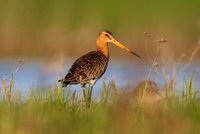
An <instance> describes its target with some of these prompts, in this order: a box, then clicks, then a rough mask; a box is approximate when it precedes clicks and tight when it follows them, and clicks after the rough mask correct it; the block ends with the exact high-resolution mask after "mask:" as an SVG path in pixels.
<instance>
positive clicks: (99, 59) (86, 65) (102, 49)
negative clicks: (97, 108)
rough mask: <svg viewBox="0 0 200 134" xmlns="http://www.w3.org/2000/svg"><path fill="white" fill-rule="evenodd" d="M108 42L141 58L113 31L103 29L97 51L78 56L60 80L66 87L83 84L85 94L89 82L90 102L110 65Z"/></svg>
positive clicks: (98, 40) (97, 43) (97, 41)
mask: <svg viewBox="0 0 200 134" xmlns="http://www.w3.org/2000/svg"><path fill="white" fill-rule="evenodd" d="M108 43H113V44H115V45H116V46H118V47H120V48H122V49H124V50H126V51H127V52H129V53H131V54H134V55H135V56H137V57H138V58H141V57H140V56H139V55H138V54H136V53H135V52H133V51H132V50H130V49H128V48H127V47H125V46H124V45H122V44H121V43H119V42H118V41H117V40H116V39H115V38H114V37H113V35H112V33H111V32H109V31H107V30H103V31H102V32H100V34H99V36H98V38H97V40H96V45H97V51H91V52H89V53H87V54H85V55H83V56H82V57H80V58H78V59H77V60H76V61H75V62H74V64H73V65H72V66H71V68H70V69H69V72H68V74H67V75H66V76H65V78H64V79H61V80H59V81H58V82H61V84H62V86H63V87H66V86H67V85H69V84H81V86H82V88H83V96H84V88H85V86H86V84H89V85H90V92H89V98H88V101H89V103H90V101H91V95H92V90H93V86H94V84H95V83H96V81H97V80H98V79H99V78H100V77H101V76H102V75H103V74H104V73H105V71H106V68H107V65H108V61H109V50H108ZM84 99H85V96H84Z"/></svg>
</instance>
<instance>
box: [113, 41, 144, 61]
mask: <svg viewBox="0 0 200 134" xmlns="http://www.w3.org/2000/svg"><path fill="white" fill-rule="evenodd" d="M111 42H112V43H113V44H115V45H116V46H118V47H120V48H122V49H124V50H126V51H127V52H129V53H131V54H134V55H135V56H137V57H138V58H140V59H141V56H139V55H138V54H136V53H135V52H133V51H132V50H130V49H128V48H127V47H126V46H124V45H122V44H121V43H119V42H118V41H117V40H115V39H114V38H112V39H111Z"/></svg>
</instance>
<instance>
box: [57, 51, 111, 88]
mask: <svg viewBox="0 0 200 134" xmlns="http://www.w3.org/2000/svg"><path fill="white" fill-rule="evenodd" d="M107 65H108V58H107V57H106V56H104V55H103V54H102V53H101V52H99V51H92V52H89V53H87V54H85V55H83V56H82V57H80V58H78V59H77V60H76V61H75V62H74V63H73V65H72V66H71V68H70V70H69V72H68V74H67V75H66V76H65V78H64V79H63V80H61V81H62V83H63V86H67V85H68V84H79V83H88V82H89V81H90V80H97V79H99V78H100V77H101V76H102V75H103V74H104V72H105V70H106V68H107Z"/></svg>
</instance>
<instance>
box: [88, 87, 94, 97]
mask: <svg viewBox="0 0 200 134" xmlns="http://www.w3.org/2000/svg"><path fill="white" fill-rule="evenodd" d="M93 87H94V84H91V85H90V94H89V98H88V100H89V101H91V97H92V90H93Z"/></svg>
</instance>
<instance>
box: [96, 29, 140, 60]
mask: <svg viewBox="0 0 200 134" xmlns="http://www.w3.org/2000/svg"><path fill="white" fill-rule="evenodd" d="M107 43H112V44H115V45H116V46H118V47H119V48H121V49H124V50H126V51H127V52H129V53H131V54H134V55H135V56H137V57H138V58H141V57H140V56H139V55H138V54H136V53H135V52H133V51H132V50H130V49H128V48H127V47H126V46H124V45H122V44H121V43H120V42H118V41H117V40H116V39H115V38H114V37H113V34H112V33H111V32H110V31H108V30H103V31H102V32H101V33H100V34H99V37H98V38H97V44H98V45H99V46H100V47H104V45H105V44H107Z"/></svg>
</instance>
